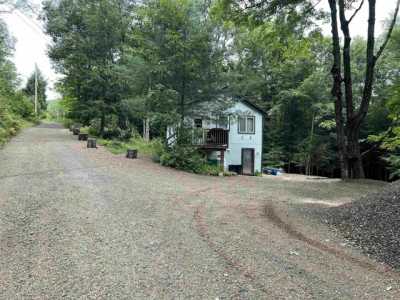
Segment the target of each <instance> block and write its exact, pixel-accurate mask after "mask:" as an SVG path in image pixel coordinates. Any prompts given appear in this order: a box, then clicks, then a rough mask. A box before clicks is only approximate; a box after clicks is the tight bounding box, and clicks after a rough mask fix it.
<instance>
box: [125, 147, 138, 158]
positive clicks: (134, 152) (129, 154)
mask: <svg viewBox="0 0 400 300" xmlns="http://www.w3.org/2000/svg"><path fill="white" fill-rule="evenodd" d="M137 153H138V151H137V150H136V149H128V150H127V151H126V158H130V159H136V158H137Z"/></svg>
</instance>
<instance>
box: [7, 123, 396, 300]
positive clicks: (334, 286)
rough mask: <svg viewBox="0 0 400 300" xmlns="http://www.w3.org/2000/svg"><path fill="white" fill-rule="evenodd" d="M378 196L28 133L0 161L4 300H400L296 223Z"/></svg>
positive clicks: (381, 272)
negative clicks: (202, 168)
mask: <svg viewBox="0 0 400 300" xmlns="http://www.w3.org/2000/svg"><path fill="white" fill-rule="evenodd" d="M377 187H378V184H374V183H371V182H366V183H360V184H358V185H357V186H355V185H354V184H351V183H341V182H336V181H335V182H333V181H332V182H323V181H320V182H309V183H304V182H302V181H297V180H296V181H293V182H287V181H284V180H280V179H276V178H251V177H232V178H213V177H205V176H197V175H191V174H187V173H183V172H178V171H175V170H172V169H168V168H163V167H160V166H158V165H157V164H154V163H152V162H150V161H149V160H147V159H145V158H140V159H138V160H126V159H125V158H124V157H123V156H114V155H112V154H110V153H108V152H107V151H106V150H105V149H103V148H99V149H86V148H85V144H83V143H81V142H78V141H77V140H76V138H75V137H73V136H72V135H71V134H70V133H69V132H68V131H67V130H65V129H62V128H60V127H59V126H57V125H51V124H44V125H41V126H38V127H35V128H30V129H27V130H24V131H23V133H21V134H20V135H19V136H18V137H17V138H15V139H13V140H12V141H11V142H10V143H9V144H8V145H7V146H6V147H5V148H4V149H2V150H0V299H61V298H65V299H399V298H400V280H399V278H400V277H399V276H398V273H396V272H394V271H393V270H391V269H390V268H389V267H388V266H385V265H382V264H378V263H376V262H375V261H373V260H371V259H369V258H367V257H365V256H363V255H362V254H361V253H360V252H359V251H358V250H357V249H354V248H353V247H351V246H350V245H347V244H345V241H344V240H342V239H341V238H340V237H339V236H337V235H335V234H334V233H332V232H331V231H330V230H329V229H328V228H327V227H326V226H324V225H323V224H319V223H315V220H314V221H313V220H312V219H311V218H310V219H308V218H307V217H305V216H306V214H305V213H304V211H306V210H307V207H310V206H312V205H316V204H317V205H323V204H324V203H325V204H328V205H335V203H338V202H341V201H349V199H351V198H353V197H357V196H359V195H362V194H363V193H365V192H366V191H368V190H371V189H376V188H377Z"/></svg>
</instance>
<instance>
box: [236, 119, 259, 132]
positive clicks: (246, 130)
mask: <svg viewBox="0 0 400 300" xmlns="http://www.w3.org/2000/svg"><path fill="white" fill-rule="evenodd" d="M241 118H244V119H245V120H246V122H245V126H246V129H245V131H241V130H240V119H241ZM249 119H252V120H253V130H252V131H251V132H250V131H249V130H248V127H249V125H248V121H249ZM238 133H239V134H255V133H256V117H255V116H240V117H239V118H238Z"/></svg>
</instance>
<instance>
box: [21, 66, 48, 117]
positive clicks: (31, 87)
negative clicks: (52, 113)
mask: <svg viewBox="0 0 400 300" xmlns="http://www.w3.org/2000/svg"><path fill="white" fill-rule="evenodd" d="M35 68H36V70H35V71H34V72H33V73H32V74H31V76H30V77H29V78H28V81H27V83H26V86H25V88H24V92H25V94H26V95H27V96H28V97H29V98H30V99H31V101H32V103H34V101H35V100H34V99H35V85H36V78H37V97H38V98H37V111H38V114H39V115H40V114H41V113H43V112H44V111H45V110H46V108H47V102H46V101H47V96H46V89H47V81H46V79H45V78H44V76H43V74H42V72H41V71H40V70H39V68H37V67H35Z"/></svg>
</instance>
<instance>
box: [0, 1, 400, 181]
mask: <svg viewBox="0 0 400 300" xmlns="http://www.w3.org/2000/svg"><path fill="white" fill-rule="evenodd" d="M318 2H320V1H298V0H297V1H296V0H292V1H276V0H275V1H273V0H271V1H264V0H260V1H240V0H215V1H203V0H145V1H139V2H136V1H130V0H74V1H72V0H60V1H44V3H43V12H42V14H41V19H42V21H43V22H44V25H45V30H46V33H47V34H48V35H49V36H50V37H51V40H52V44H51V46H50V48H49V51H48V54H49V57H50V59H51V60H52V62H53V65H54V68H55V69H56V71H57V72H58V73H60V74H62V75H63V78H62V79H61V80H60V82H59V83H58V86H57V88H58V91H59V92H60V94H61V95H62V99H61V100H60V101H59V102H58V104H57V105H58V109H59V110H60V111H62V116H66V120H65V123H66V124H67V126H69V125H70V124H73V123H80V124H82V125H83V126H87V127H88V128H89V130H90V132H91V133H92V134H93V135H97V136H99V137H102V138H105V139H110V140H118V141H127V140H130V139H132V138H135V137H137V136H138V135H139V134H140V135H143V137H145V135H146V134H145V133H146V128H148V131H149V137H150V138H151V139H152V140H160V141H163V140H165V133H166V128H167V126H169V125H171V124H180V131H179V133H180V136H181V137H182V138H181V139H178V141H181V142H179V143H178V145H177V147H176V149H174V150H173V151H172V150H170V151H169V154H168V155H169V156H168V159H167V160H175V161H174V163H172V164H175V165H179V164H187V163H188V162H187V161H180V162H177V160H179V159H181V160H182V159H183V160H190V159H192V158H193V155H194V154H193V151H192V150H191V149H189V147H187V145H186V143H185V138H184V136H185V134H184V127H185V124H184V121H183V120H184V119H185V117H187V116H190V115H191V114H193V113H195V111H196V109H198V107H199V104H200V103H203V102H208V101H217V100H221V99H222V100H226V101H227V102H229V100H231V99H246V100H248V101H251V102H252V103H254V104H256V105H257V106H259V107H260V108H262V109H263V110H264V111H266V112H267V115H266V120H265V128H264V145H263V148H264V157H263V165H264V166H269V167H276V168H283V169H284V170H285V171H287V172H294V173H303V174H307V175H319V176H328V177H341V178H344V179H346V178H363V177H367V178H373V179H380V180H393V179H396V178H398V176H399V175H400V171H399V170H400V150H399V149H400V124H399V116H400V85H399V80H400V77H399V76H400V51H399V49H400V26H399V25H398V23H397V21H396V17H397V14H398V10H399V3H400V1H393V13H392V14H391V15H388V16H387V22H386V24H385V30H384V33H383V34H382V35H380V36H375V27H377V26H380V25H381V24H377V23H376V21H375V14H376V11H377V10H379V6H376V0H368V1H363V0H362V1H361V0H346V1H345V0H327V2H329V8H330V10H328V11H322V10H320V9H319V8H318V7H317V5H316V4H318ZM360 9H367V10H368V12H369V22H367V21H366V22H365V31H366V36H365V37H360V36H351V34H350V33H351V26H352V23H351V22H352V20H353V18H354V17H356V15H357V13H359V11H360ZM375 23H376V24H375ZM323 24H325V25H329V27H330V28H331V32H332V34H331V35H324V34H323V31H322V26H323ZM2 28H3V29H2V32H3V33H2V36H1V39H2V41H1V43H2V44H1V47H2V50H1V53H0V55H1V57H2V58H1V62H0V63H1V77H2V79H1V80H2V81H1V86H2V87H1V89H2V90H1V97H2V98H1V99H2V102H1V103H3V106H2V108H0V109H2V111H3V114H4V111H5V110H6V111H9V114H10V115H11V116H17V115H22V116H24V117H25V115H24V114H26V116H31V115H32V108H31V106H32V103H31V101H29V100H27V99H30V98H29V97H28V98H27V96H26V95H29V88H25V90H24V91H21V92H19V91H16V89H17V88H16V86H18V85H17V81H16V75H15V70H14V69H13V66H12V64H11V63H10V60H9V56H10V51H11V49H12V46H11V45H9V44H7V43H8V41H9V38H8V37H7V34H6V32H7V31H6V28H4V26H3V27H2ZM3 98H4V99H3ZM9 103H11V104H10V105H9ZM13 118H14V117H13ZM1 122H2V123H1V124H3V123H4V121H3V118H2V121H1ZM7 122H8V121H7ZM1 124H0V125H1ZM1 126H3V127H4V125H1ZM0 129H1V128H0ZM1 134H4V133H2V131H0V136H1ZM146 138H147V137H146ZM189 163H191V162H189ZM189 169H190V167H189Z"/></svg>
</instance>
